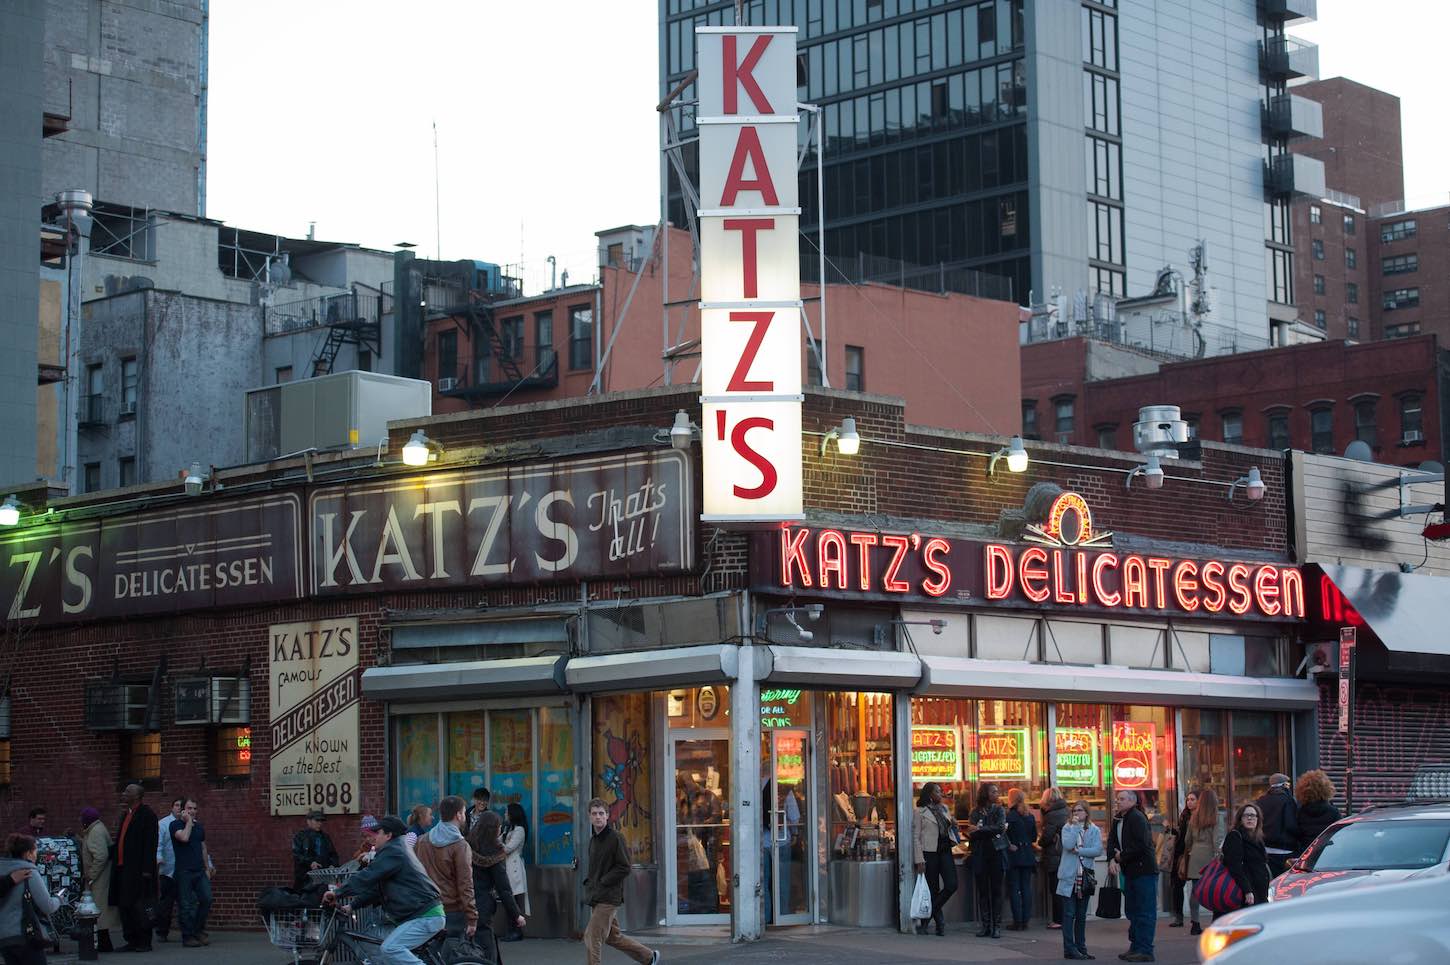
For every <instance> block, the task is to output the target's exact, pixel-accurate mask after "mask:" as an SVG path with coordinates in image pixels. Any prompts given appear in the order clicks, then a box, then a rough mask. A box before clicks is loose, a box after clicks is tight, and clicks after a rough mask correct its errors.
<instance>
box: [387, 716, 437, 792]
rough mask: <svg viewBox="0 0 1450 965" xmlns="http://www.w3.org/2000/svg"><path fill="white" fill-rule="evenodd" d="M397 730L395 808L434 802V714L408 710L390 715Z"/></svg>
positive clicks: (435, 756)
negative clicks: (407, 712) (394, 715)
mask: <svg viewBox="0 0 1450 965" xmlns="http://www.w3.org/2000/svg"><path fill="white" fill-rule="evenodd" d="M393 726H394V728H395V733H396V734H397V756H396V759H397V768H398V772H397V773H398V797H397V810H398V812H399V813H400V814H406V813H407V812H408V811H409V810H411V809H412V808H413V807H414V806H415V805H419V804H427V805H429V806H430V807H436V806H437V804H438V798H439V796H440V795H439V793H438V715H437V714H409V715H407V716H403V717H397V718H394V724H393Z"/></svg>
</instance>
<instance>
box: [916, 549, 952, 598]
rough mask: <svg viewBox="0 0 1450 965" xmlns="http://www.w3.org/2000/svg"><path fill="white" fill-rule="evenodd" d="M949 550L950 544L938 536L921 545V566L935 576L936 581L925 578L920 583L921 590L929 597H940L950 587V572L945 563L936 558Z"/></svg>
mask: <svg viewBox="0 0 1450 965" xmlns="http://www.w3.org/2000/svg"><path fill="white" fill-rule="evenodd" d="M949 549H951V544H950V543H948V542H947V541H946V540H944V539H942V538H941V537H940V536H933V537H932V538H931V539H929V540H927V541H926V542H925V543H924V544H922V547H921V562H922V565H924V566H925V567H926V568H927V569H928V570H930V571H931V572H932V573H933V574H934V575H935V576H936V579H932V578H931V577H927V578H926V579H924V580H922V581H921V588H922V589H923V590H925V591H926V592H927V594H929V595H930V596H941V595H942V594H943V593H945V592H946V591H947V590H948V589H949V588H950V587H951V585H952V571H951V570H950V569H949V568H948V567H947V564H946V561H944V560H939V559H937V558H936V557H937V554H938V553H945V552H946V551H947V550H949Z"/></svg>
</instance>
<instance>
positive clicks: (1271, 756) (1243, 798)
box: [1232, 710, 1289, 808]
mask: <svg viewBox="0 0 1450 965" xmlns="http://www.w3.org/2000/svg"><path fill="white" fill-rule="evenodd" d="M1232 726H1233V751H1234V753H1233V778H1234V795H1233V803H1234V807H1235V808H1237V807H1238V806H1240V805H1242V804H1247V803H1248V802H1249V801H1252V800H1253V799H1254V798H1256V797H1258V796H1259V795H1260V794H1263V793H1264V792H1265V791H1267V790H1268V789H1269V777H1270V775H1272V774H1275V773H1281V774H1288V773H1289V753H1288V750H1289V749H1288V746H1287V742H1286V741H1285V739H1284V719H1283V717H1282V716H1281V715H1279V714H1272V713H1257V712H1254V711H1250V710H1236V711H1234V712H1233V720H1232Z"/></svg>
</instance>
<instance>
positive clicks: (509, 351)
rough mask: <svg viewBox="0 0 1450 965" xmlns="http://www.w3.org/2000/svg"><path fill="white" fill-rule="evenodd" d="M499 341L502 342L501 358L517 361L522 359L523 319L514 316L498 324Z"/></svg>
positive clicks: (519, 316)
mask: <svg viewBox="0 0 1450 965" xmlns="http://www.w3.org/2000/svg"><path fill="white" fill-rule="evenodd" d="M498 336H499V341H501V342H503V357H504V358H506V359H514V360H518V359H521V358H523V357H524V317H523V316H522V315H515V316H514V317H513V318H505V319H504V320H503V321H501V322H499V326H498Z"/></svg>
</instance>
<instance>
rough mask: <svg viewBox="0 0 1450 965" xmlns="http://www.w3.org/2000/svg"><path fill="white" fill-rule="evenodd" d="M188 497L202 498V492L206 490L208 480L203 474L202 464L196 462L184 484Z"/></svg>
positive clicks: (188, 471) (189, 470)
mask: <svg viewBox="0 0 1450 965" xmlns="http://www.w3.org/2000/svg"><path fill="white" fill-rule="evenodd" d="M182 485H183V486H184V487H185V488H186V494H187V495H188V496H200V495H201V491H202V490H203V489H205V488H206V479H205V478H204V477H203V476H202V474H201V463H199V462H194V463H192V464H191V468H190V469H188V470H187V471H186V479H185V480H184V481H183V482H182Z"/></svg>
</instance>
